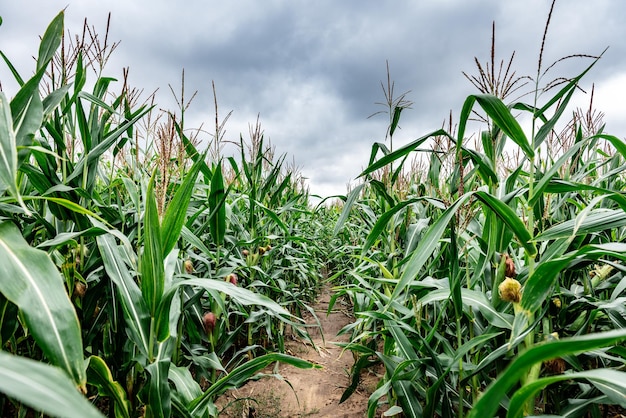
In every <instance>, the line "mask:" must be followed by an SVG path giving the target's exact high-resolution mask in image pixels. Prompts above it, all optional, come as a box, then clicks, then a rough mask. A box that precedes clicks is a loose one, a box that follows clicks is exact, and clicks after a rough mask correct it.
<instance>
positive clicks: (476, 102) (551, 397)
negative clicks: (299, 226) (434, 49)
mask: <svg viewBox="0 0 626 418" xmlns="http://www.w3.org/2000/svg"><path fill="white" fill-rule="evenodd" d="M593 65H595V60H594V62H593V63H592V64H591V65H590V66H589V67H588V68H587V69H585V70H584V71H583V72H582V73H581V74H580V75H578V76H576V77H574V78H572V79H569V80H567V81H566V82H565V83H563V84H562V85H561V86H560V87H559V89H558V90H557V91H556V93H553V94H552V95H551V96H550V97H549V98H548V99H547V100H545V102H544V101H542V97H540V96H539V95H538V94H537V95H536V96H535V97H534V102H533V103H532V104H527V103H522V102H514V103H512V104H510V105H506V104H505V103H504V102H503V101H502V99H501V98H499V97H497V96H495V95H493V94H487V93H483V94H477V95H472V96H469V97H468V98H467V99H466V101H465V103H464V105H463V108H462V111H461V115H460V118H459V123H458V129H457V132H456V134H455V133H454V132H446V131H444V130H437V131H433V132H432V133H429V134H427V135H424V136H422V137H420V138H418V139H417V140H415V141H412V142H411V143H409V144H408V145H406V146H404V147H401V148H398V149H395V150H393V151H392V150H387V149H385V148H383V147H381V146H380V145H379V144H375V145H374V147H373V151H372V156H377V155H378V154H379V153H380V152H381V151H382V156H381V157H379V158H375V159H372V160H371V161H370V165H369V167H368V168H367V169H366V170H365V171H364V172H363V173H362V177H363V178H364V182H363V183H362V184H361V185H360V186H359V187H358V188H355V190H354V191H353V192H352V193H351V194H350V195H349V196H347V197H346V203H345V205H344V209H343V213H342V215H341V217H340V218H339V221H338V224H337V228H336V232H338V233H339V232H341V231H342V230H343V229H345V228H350V219H351V218H357V217H358V218H359V222H360V224H361V225H367V227H366V228H363V230H362V231H360V234H361V237H362V239H363V242H364V244H363V245H362V250H361V255H359V258H360V259H361V260H362V262H361V263H360V264H359V265H357V266H356V267H355V268H354V269H352V270H350V271H347V272H346V273H347V275H348V280H347V284H344V285H343V286H340V287H338V292H339V294H340V295H342V294H345V295H347V296H349V297H350V299H351V301H352V303H353V305H354V309H355V314H356V316H357V319H356V321H355V323H354V324H351V325H350V326H348V327H346V328H345V329H344V330H343V331H344V332H347V333H350V334H351V336H352V338H351V342H350V343H349V344H346V345H345V346H346V348H347V349H350V350H352V351H353V352H354V353H355V355H356V359H357V360H356V363H355V367H354V368H353V371H352V373H353V384H352V385H351V386H350V387H349V388H348V389H347V390H346V392H345V394H344V399H345V398H347V397H348V396H350V394H351V393H352V392H353V391H354V390H355V389H356V388H357V385H358V381H359V375H360V373H361V371H362V370H363V369H364V368H368V367H372V366H375V365H380V366H381V367H383V369H384V371H385V373H384V377H383V378H382V379H381V381H380V385H379V388H378V389H377V390H376V391H375V392H374V393H373V394H372V396H371V397H370V405H369V410H368V415H369V416H374V415H375V413H376V410H377V407H378V406H379V403H380V402H382V399H386V401H385V402H387V404H388V406H387V408H389V411H388V412H387V414H392V413H403V414H404V415H406V416H465V415H466V414H468V416H472V417H486V416H503V415H504V414H506V415H507V416H522V415H529V414H530V415H532V414H535V413H536V412H537V411H540V412H548V413H557V414H566V415H568V416H578V415H577V414H581V413H583V412H584V411H586V410H592V411H593V410H595V411H598V404H599V403H604V404H609V405H610V404H617V405H619V406H621V407H624V406H625V405H624V401H623V399H624V398H623V395H624V393H625V392H624V387H623V385H622V384H621V383H620V382H622V381H624V377H625V376H624V375H623V372H622V371H620V368H621V367H622V366H623V364H624V358H623V349H621V347H620V343H621V342H622V341H623V340H624V338H625V334H624V331H623V326H622V325H623V312H622V313H617V311H615V310H613V309H612V308H610V307H609V306H611V307H614V306H615V307H616V306H617V305H619V303H620V302H615V303H613V302H611V301H615V300H616V299H618V298H619V296H618V295H619V294H620V292H621V291H622V290H623V289H622V286H620V285H619V283H621V279H622V275H621V267H620V262H621V261H622V260H623V259H624V252H623V251H624V249H626V248H624V246H623V243H622V235H623V232H622V227H623V223H622V218H623V216H624V214H623V210H624V206H623V197H622V195H621V193H620V189H610V188H604V187H598V186H597V185H596V184H598V185H599V184H603V185H604V184H613V185H621V184H623V179H622V178H621V174H620V171H621V168H618V167H622V165H623V162H624V157H625V156H626V154H625V153H624V151H625V150H626V148H625V147H624V143H623V141H621V140H620V139H618V138H617V137H615V136H612V135H608V134H605V133H604V132H603V130H602V128H601V127H599V129H597V130H595V131H593V132H587V133H583V130H582V127H581V124H580V121H579V120H574V121H573V123H572V124H571V125H570V126H571V127H573V130H570V131H569V132H574V134H573V135H572V136H571V137H570V138H571V139H568V138H567V137H566V134H562V135H558V134H557V133H556V132H555V131H556V126H557V124H558V122H559V121H560V120H561V118H562V116H563V115H564V114H565V110H566V108H567V105H568V103H569V101H570V99H571V97H572V96H573V94H574V92H575V91H576V89H577V88H578V86H579V84H580V82H581V79H582V77H583V76H584V75H585V74H586V73H587V72H588V71H589V69H590V68H591V67H592V66H593ZM541 75H542V74H541V73H540V72H539V74H538V76H537V83H539V79H540V76H541ZM536 91H537V92H539V91H542V92H544V94H547V92H548V91H551V90H550V89H543V90H541V89H540V88H539V87H538V85H537V86H536ZM391 102H392V103H393V101H391ZM477 107H478V108H479V109H480V111H482V112H483V114H484V115H485V117H486V118H487V119H486V120H487V121H488V123H489V124H488V129H487V130H486V131H485V132H483V133H482V135H481V142H480V145H481V147H480V148H477V149H471V148H469V147H468V146H467V144H466V139H465V132H466V127H467V123H468V120H469V119H470V117H471V115H472V112H473V111H474V109H475V108H477ZM516 111H521V112H527V113H528V114H529V115H530V118H531V121H532V125H531V132H530V135H527V133H526V132H525V131H524V130H523V129H522V127H521V125H520V123H519V122H518V120H517V119H516V117H515V116H514V112H516ZM393 113H396V112H395V111H394V112H393ZM397 113H398V114H399V112H397ZM391 123H392V125H391V127H390V129H389V130H390V131H393V128H394V127H395V124H397V123H398V121H397V119H393V120H391ZM442 137H443V138H447V139H448V140H449V143H450V144H452V146H451V147H450V149H449V151H448V152H449V155H450V158H452V161H453V167H452V172H451V173H450V175H449V177H448V178H447V184H446V185H445V188H444V187H442V184H441V182H440V180H439V179H437V180H436V182H437V183H436V184H434V185H432V184H431V185H426V186H425V187H417V185H415V186H409V191H410V192H409V193H408V194H407V196H406V198H403V199H398V200H396V199H394V198H392V196H395V195H397V193H395V192H394V189H393V186H394V185H393V183H390V184H388V185H386V187H384V188H383V187H382V186H383V185H384V183H380V182H377V181H376V180H375V179H373V178H372V177H371V175H372V174H373V173H375V172H376V171H377V170H379V169H381V168H387V169H389V168H390V167H392V166H391V164H392V162H397V161H399V162H400V163H399V166H401V165H402V164H403V163H404V161H405V159H406V157H407V156H408V155H409V154H410V153H412V152H414V151H419V148H418V147H419V146H420V145H422V144H424V143H426V141H427V140H429V139H437V138H442ZM550 137H556V138H557V140H558V141H562V142H563V143H568V144H569V145H568V146H567V148H565V149H564V150H563V152H562V153H561V154H560V155H556V156H554V153H548V154H547V155H548V156H549V157H542V155H544V154H545V153H546V149H545V148H546V141H547V140H548V139H549V138H550ZM552 139H554V138H552ZM568 141H569V142H568ZM603 141H606V142H607V143H610V146H611V147H612V149H611V151H610V152H608V153H606V152H604V151H602V150H600V149H598V146H599V145H601V143H602V142H603ZM507 143H508V144H507ZM507 147H515V148H516V149H518V150H519V152H520V154H521V155H522V161H520V163H519V165H518V166H516V167H506V168H504V169H503V167H502V165H503V160H502V158H501V155H502V153H503V150H505V149H506V148H507ZM440 151H441V150H440V149H436V150H435V151H433V154H432V155H435V152H437V153H439V152H440ZM615 151H616V152H615ZM440 161H441V159H440V158H439V157H437V158H436V159H435V158H431V159H430V163H431V167H430V169H431V170H435V172H436V173H440V172H441V171H440V170H441V167H440V166H439V165H438V164H439V163H440ZM433 165H435V167H433ZM399 166H395V168H394V170H395V171H392V172H393V173H396V172H398V170H399V169H400V168H399ZM437 177H438V176H437V175H426V176H423V177H421V178H426V179H430V180H431V181H433V180H434V179H435V178H437ZM618 187H619V186H618ZM428 190H432V191H436V193H435V194H433V195H428V194H425V193H426V192H427V191H428ZM381 200H382V201H384V202H386V205H382V204H379V203H378V202H379V201H381ZM408 209H411V210H410V211H409V210H408ZM399 214H400V215H401V216H399ZM404 216H405V217H404ZM356 223H357V222H353V223H352V224H356ZM403 225H405V226H403ZM389 231H392V232H395V234H393V235H392V236H391V238H388V233H389ZM390 239H392V240H394V241H395V244H393V245H391V244H390V243H389V240H390ZM391 249H398V250H395V251H391ZM403 250H404V251H403ZM394 258H397V260H395V261H394ZM594 263H597V265H596V266H595V267H594ZM618 271H619V273H618ZM600 277H601V278H600ZM607 279H608V282H607V281H606V280H607ZM600 283H602V285H600ZM600 289H602V290H600ZM617 310H618V311H619V310H620V308H617ZM579 381H584V384H583V383H580V384H579V383H571V382H579ZM549 385H554V386H550V387H549ZM537 395H539V396H537ZM384 397H385V398H384ZM536 408H538V410H536Z"/></svg>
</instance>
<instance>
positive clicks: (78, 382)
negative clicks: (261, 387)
mask: <svg viewBox="0 0 626 418" xmlns="http://www.w3.org/2000/svg"><path fill="white" fill-rule="evenodd" d="M90 34H91V39H92V41H93V42H92V44H91V45H95V48H96V50H97V52H98V54H96V56H97V57H99V58H98V59H96V60H95V61H94V60H93V59H88V57H90V55H89V54H90V50H89V47H88V46H85V45H78V46H76V49H75V50H74V51H73V54H74V55H72V59H68V57H67V56H65V55H62V56H61V55H55V53H56V51H57V49H58V47H59V45H61V43H62V42H64V38H63V13H60V14H59V15H58V16H57V17H56V18H55V19H54V20H53V22H52V23H51V24H50V26H49V27H48V29H47V31H46V33H45V34H44V36H43V37H42V40H41V46H40V51H39V55H38V59H37V68H36V71H35V75H34V76H33V77H32V78H31V79H29V80H28V81H26V82H24V81H23V79H22V78H21V76H20V75H19V74H18V73H17V71H16V70H15V68H14V67H13V66H12V65H11V62H10V60H9V58H8V57H6V56H4V54H3V59H4V61H5V63H6V64H7V65H8V66H9V68H10V69H11V71H12V73H13V75H14V76H15V78H16V80H17V81H18V83H19V84H20V86H21V88H20V90H19V91H18V92H17V94H16V95H15V97H14V98H13V99H12V100H11V101H10V102H9V101H8V100H7V98H6V97H5V95H4V93H0V113H1V117H0V150H1V152H0V153H1V155H2V159H1V161H0V182H1V184H2V189H1V192H0V193H1V199H2V205H1V207H0V211H1V212H0V216H1V220H0V252H1V253H2V254H1V257H2V259H3V260H5V262H3V264H2V267H0V270H1V272H2V275H3V277H4V278H5V279H3V280H1V281H0V293H1V299H0V306H2V310H1V311H2V315H1V316H0V318H1V321H2V322H0V326H1V330H2V332H1V334H0V335H1V336H2V345H3V352H2V356H1V357H2V358H1V359H0V364H1V366H0V373H1V374H2V376H3V379H2V381H3V384H2V385H0V391H2V393H4V394H6V395H7V396H9V397H10V398H6V397H5V396H2V408H3V409H8V410H10V411H20V412H19V413H23V412H24V411H25V406H28V407H31V408H34V409H35V410H40V411H43V412H45V413H47V414H51V415H56V416H101V413H100V412H99V411H98V408H102V407H105V406H106V407H107V408H108V409H109V411H111V414H115V416H124V417H133V416H138V415H139V413H140V411H143V412H141V413H142V415H145V416H163V417H167V416H171V415H173V414H175V415H180V416H216V415H217V414H218V411H217V409H216V407H215V405H214V404H213V401H214V400H215V399H216V397H217V396H219V395H220V394H222V393H224V392H225V391H226V390H228V389H230V388H233V387H237V386H240V385H242V384H243V383H245V382H246V381H247V380H249V379H250V378H252V377H254V376H255V374H256V373H257V372H258V371H260V370H261V369H263V368H264V367H266V366H267V365H269V364H270V363H273V362H276V361H280V362H284V363H289V364H293V365H295V366H298V367H312V366H313V365H312V364H310V363H308V362H304V361H302V360H299V359H297V358H294V357H291V356H287V355H284V354H280V353H271V352H270V353H261V355H259V356H258V357H256V358H254V359H252V358H247V357H245V356H241V355H240V354H238V353H229V355H228V356H223V357H221V358H219V357H217V355H216V354H215V353H216V352H217V353H220V354H224V353H225V352H226V350H227V349H225V348H223V347H221V346H218V347H215V346H216V343H217V342H219V343H220V344H221V343H224V345H225V346H226V347H228V346H229V345H228V341H217V339H214V337H215V335H216V334H217V332H216V329H217V328H216V327H215V322H214V321H212V320H210V316H207V315H206V314H205V315H202V314H204V313H205V312H203V311H200V312H201V315H200V318H201V319H202V321H201V322H199V323H198V322H193V321H194V320H196V319H197V316H194V314H195V313H196V312H197V311H196V309H197V307H198V305H197V303H196V302H197V301H201V304H200V307H201V308H202V309H205V310H208V309H206V308H209V307H210V308H212V309H217V308H221V309H222V310H223V312H224V316H225V317H226V318H228V317H230V316H237V315H239V312H241V311H243V312H244V313H245V314H244V316H245V319H249V318H251V317H253V318H258V319H263V320H265V318H266V317H271V318H273V319H274V321H276V323H279V322H286V323H288V324H290V325H293V326H295V327H297V326H299V324H300V323H301V321H300V320H299V319H298V318H297V317H295V316H294V315H293V314H292V313H290V312H289V311H288V310H287V309H285V308H284V307H283V306H281V305H279V304H278V303H276V302H275V301H273V300H271V299H269V298H268V297H266V296H263V295H262V294H260V293H257V292H254V291H253V290H250V289H246V288H243V287H241V286H237V285H236V282H235V281H229V282H225V281H224V280H219V279H218V277H216V275H213V274H211V275H202V274H197V273H198V272H194V271H193V268H189V267H190V266H189V265H188V263H187V260H186V257H183V256H182V255H181V254H183V253H181V249H182V248H185V249H188V248H191V247H193V246H194V245H197V247H196V250H200V251H201V250H203V249H205V248H206V245H204V244H203V243H202V242H201V241H198V240H197V238H196V237H195V236H194V235H193V233H191V228H193V224H194V221H195V220H196V219H197V214H196V212H195V210H194V208H196V207H200V206H199V204H198V200H203V198H202V196H200V195H199V193H201V191H202V192H206V193H207V194H208V196H209V203H210V212H211V215H210V216H208V217H207V219H208V222H209V224H210V228H209V230H210V235H211V237H212V240H213V242H214V243H215V245H216V253H217V255H216V256H215V257H216V258H217V260H220V257H221V247H222V246H223V245H224V243H225V233H226V223H225V219H226V211H225V207H226V206H225V205H226V200H225V196H227V195H228V193H226V192H225V190H224V188H225V185H224V181H223V179H222V177H221V165H220V163H219V162H217V163H216V164H215V165H214V166H213V169H210V168H209V166H208V164H207V163H206V162H205V156H204V155H200V154H198V153H197V152H195V153H193V152H191V151H192V150H191V148H189V147H187V148H189V149H188V150H187V151H189V152H188V153H187V155H188V156H189V157H188V159H185V158H183V159H181V160H180V161H179V165H180V166H179V167H178V168H179V170H177V171H176V173H178V174H179V176H178V177H175V178H174V179H173V181H169V182H167V184H166V183H165V182H161V180H162V176H165V175H170V174H171V173H163V172H159V171H158V170H156V169H155V170H150V169H149V167H144V168H143V169H142V168H141V167H140V166H139V165H138V164H134V165H132V167H134V171H129V170H127V168H128V166H122V167H121V168H119V166H117V165H116V158H117V157H120V156H123V155H124V154H125V153H127V154H128V153H130V154H134V155H136V156H138V155H139V154H140V153H141V152H142V150H141V149H140V148H139V145H138V143H139V141H136V140H135V139H136V138H137V135H138V132H137V131H138V127H137V123H138V122H139V121H140V120H142V119H143V118H144V117H146V116H148V115H150V112H151V111H152V109H151V107H149V106H139V107H138V108H135V105H134V100H133V97H132V95H131V93H130V89H129V88H127V86H126V85H125V86H124V87H123V89H122V92H121V93H120V94H118V95H112V94H111V92H110V87H111V86H112V83H113V82H114V80H113V79H111V78H107V77H104V76H102V69H103V65H104V61H105V60H104V59H103V58H102V56H104V55H106V54H105V52H106V51H105V50H106V42H105V45H104V46H102V45H101V44H100V43H98V41H97V38H96V37H95V35H93V34H92V33H91V32H90ZM83 38H84V37H83ZM68 50H69V48H62V51H65V52H67V51H68ZM94 62H96V63H97V65H98V67H93V68H94V69H96V71H95V72H96V75H97V77H98V78H97V80H96V82H95V83H94V84H93V90H92V93H87V92H86V91H84V90H83V89H84V88H85V86H86V85H87V84H88V83H87V73H88V71H87V70H88V69H89V68H90V67H89V66H88V65H92V64H93V63H94ZM59 65H60V67H59ZM70 80H72V81H73V84H72V85H70ZM42 85H44V86H45V88H44V89H42V88H40V86H42ZM45 89H48V90H50V91H49V93H48V94H47V95H45V96H44V97H43V98H42V97H41V92H42V91H44V90H45ZM111 96H112V97H113V100H112V102H109V98H110V97H111ZM128 147H132V148H131V149H130V150H127V148H128ZM188 161H189V162H188ZM148 163H150V161H148ZM158 182H161V183H158ZM157 184H165V186H164V188H163V190H161V191H160V192H161V193H162V194H164V195H169V196H171V198H170V199H169V201H167V203H162V204H159V203H158V202H157ZM196 199H198V200H196ZM204 209H205V208H204V207H203V208H202V209H201V210H202V212H204ZM186 251H190V250H186ZM205 255H206V256H207V257H208V256H209V255H210V256H211V257H212V258H213V250H209V251H208V252H207V253H205ZM213 267H219V268H223V265H222V263H221V262H220V261H218V262H217V263H216V264H215V265H214V266H213ZM215 270H216V271H218V272H219V273H218V275H217V276H219V274H222V272H221V270H218V269H217V268H216V269H215ZM9 277H10V278H11V280H8V279H7V278H9ZM219 278H221V277H219ZM216 279H217V280H216ZM255 307H256V308H255ZM190 321H191V322H192V324H193V327H195V333H192V334H189V333H188V331H189V330H190V329H192V328H193V327H192V326H190ZM198 327H201V332H198V329H199V328H198ZM237 337H238V334H236V333H233V334H230V337H229V338H231V339H235V338H237ZM190 341H192V342H198V345H199V346H201V347H206V346H210V344H211V343H213V350H212V351H211V352H209V351H208V350H204V349H200V350H198V347H196V346H194V345H193V344H192V343H190ZM253 349H254V346H252V347H243V348H241V347H240V348H239V349H238V350H239V352H244V353H245V352H248V351H251V350H253ZM44 359H45V360H44ZM189 359H192V360H193V362H192V361H190V360H189ZM194 362H195V363H194ZM192 363H194V364H196V365H197V368H196V369H193V368H192V367H191V364H192ZM192 370H193V371H194V373H195V375H194V374H192ZM204 376H208V379H205V380H202V378H203V377H204ZM44 382H46V384H45V385H44ZM83 395H87V396H88V397H89V399H93V400H95V402H96V405H97V406H98V408H96V407H94V405H93V404H91V403H90V402H89V401H88V400H87V398H86V397H85V396H83Z"/></svg>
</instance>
